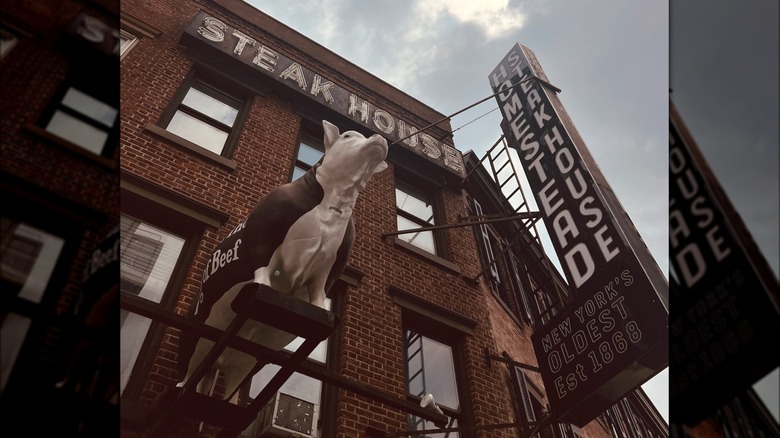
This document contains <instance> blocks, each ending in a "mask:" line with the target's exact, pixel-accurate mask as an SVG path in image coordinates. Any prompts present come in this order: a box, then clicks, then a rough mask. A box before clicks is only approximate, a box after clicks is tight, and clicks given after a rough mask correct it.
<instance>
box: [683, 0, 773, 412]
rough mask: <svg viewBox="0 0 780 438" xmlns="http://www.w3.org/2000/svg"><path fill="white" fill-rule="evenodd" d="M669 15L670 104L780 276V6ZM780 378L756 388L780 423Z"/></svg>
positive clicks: (721, 1)
mask: <svg viewBox="0 0 780 438" xmlns="http://www.w3.org/2000/svg"><path fill="white" fill-rule="evenodd" d="M669 13H670V35H671V38H670V39H671V46H670V61H671V62H670V64H671V65H670V75H669V81H670V87H671V89H672V94H671V96H672V101H673V102H674V105H675V107H676V108H677V111H678V112H679V113H680V116H681V117H682V119H683V121H684V123H685V125H686V126H687V127H688V129H689V130H690V131H691V135H692V136H693V137H694V140H695V141H696V144H697V145H698V146H699V148H700V149H701V151H702V154H703V155H704V156H705V159H706V160H707V162H708V164H709V165H710V167H711V168H712V170H713V172H714V173H715V175H716V177H717V178H718V180H719V182H720V184H721V185H722V186H723V188H724V190H725V191H726V194H727V195H728V196H729V199H730V200H731V202H732V204H733V205H734V207H735V208H736V209H737V211H738V212H739V215H740V216H741V218H742V220H743V221H744V222H745V225H746V226H747V228H748V230H749V231H750V233H751V234H752V236H753V239H754V240H755V241H756V243H757V244H758V246H759V248H760V249H761V250H762V252H763V253H764V256H765V257H766V259H767V261H768V262H769V265H770V267H771V268H772V269H773V270H774V273H775V276H777V275H778V265H780V261H779V259H780V249H778V248H779V247H780V235H779V233H780V225H779V223H780V219H778V214H780V179H779V177H778V174H779V173H780V172H779V171H780V138H779V134H780V131H778V120H780V114H779V109H780V92H779V91H778V78H780V76H779V75H780V72H778V65H780V55H778V52H780V47H778V46H779V45H780V44H779V41H780V38H779V35H778V27H780V26H778V20H780V18H778V17H780V15H779V11H778V2H777V0H750V1H748V2H734V1H730V0H717V1H711V0H685V1H673V2H672V5H671V10H670V12H669ZM775 287H777V286H775ZM778 375H780V373H779V372H778V370H777V369H776V370H775V371H774V372H773V373H770V375H769V376H767V377H766V378H765V379H763V380H762V381H760V382H759V383H758V384H757V385H755V386H754V388H755V389H756V391H757V392H758V393H759V395H761V397H762V399H763V400H764V402H765V403H766V404H767V406H768V407H769V408H770V410H771V411H772V413H773V415H774V416H775V418H776V419H777V420H778V421H780V408H779V407H778V406H779V405H780V403H779V402H778V398H780V397H779V395H778V394H779V393H780V390H778V388H780V383H779V379H778Z"/></svg>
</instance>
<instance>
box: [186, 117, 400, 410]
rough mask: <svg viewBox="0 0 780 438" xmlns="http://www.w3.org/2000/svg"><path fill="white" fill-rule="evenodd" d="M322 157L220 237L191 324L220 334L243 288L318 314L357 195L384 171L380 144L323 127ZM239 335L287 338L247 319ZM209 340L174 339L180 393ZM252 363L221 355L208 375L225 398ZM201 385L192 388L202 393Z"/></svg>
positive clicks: (271, 343) (272, 344)
mask: <svg viewBox="0 0 780 438" xmlns="http://www.w3.org/2000/svg"><path fill="white" fill-rule="evenodd" d="M322 126H323V128H324V131H325V136H324V146H325V155H324V156H323V158H322V159H321V160H320V161H319V162H318V163H317V164H315V165H314V166H313V167H312V168H311V169H310V170H309V171H308V172H307V173H306V174H305V175H304V176H303V177H301V178H299V179H297V180H296V181H293V182H290V183H287V184H284V185H282V186H279V187H277V188H275V189H273V190H272V191H271V192H269V193H268V195H266V196H265V197H264V198H262V199H261V200H260V202H259V203H258V204H257V206H256V207H255V208H254V210H253V211H252V212H251V213H250V214H249V216H248V217H247V218H246V219H245V220H244V221H242V222H241V223H239V224H238V226H237V227H236V228H235V229H233V231H231V232H230V234H228V235H227V237H225V239H224V240H223V241H222V242H221V243H220V244H219V246H218V247H217V249H216V250H215V251H214V253H213V255H212V257H211V259H210V260H209V261H208V264H207V265H206V268H205V269H204V271H203V276H202V279H201V290H200V293H199V294H198V297H197V301H196V303H195V306H193V307H194V312H193V311H190V315H188V316H189V317H191V318H194V319H195V320H197V321H199V322H203V323H205V324H207V325H210V326H213V327H216V328H219V329H222V330H224V329H225V328H226V327H227V326H228V325H229V324H230V322H231V321H232V320H233V318H235V317H236V313H235V312H234V311H233V310H232V309H231V306H230V304H231V302H232V301H233V299H234V298H235V297H236V295H237V294H238V292H239V291H240V290H241V288H242V287H243V286H244V285H246V284H247V283H250V282H255V283H258V284H263V285H267V286H270V287H272V288H273V289H275V290H277V291H279V292H281V293H283V294H287V295H292V296H294V297H295V298H299V299H301V300H303V301H306V302H309V303H311V304H314V305H315V306H319V307H324V302H325V296H326V293H327V292H328V290H330V287H331V286H332V285H333V283H334V282H335V281H336V280H337V279H338V277H339V276H340V275H341V273H342V272H343V270H344V268H345V267H346V264H347V258H348V257H349V254H350V251H351V248H352V243H353V241H354V237H355V227H354V224H353V221H352V209H353V208H354V206H355V201H356V200H357V197H358V194H359V193H360V191H361V190H362V189H363V188H364V187H365V186H366V183H368V181H369V180H370V179H371V176H373V175H374V174H375V173H377V172H381V171H382V170H384V169H386V168H387V163H385V158H386V157H387V151H388V146H387V141H386V140H385V139H384V138H383V137H382V136H380V135H378V134H375V135H372V136H371V137H368V138H366V137H365V136H363V135H362V134H360V133H358V132H355V131H347V132H344V133H343V134H339V129H338V128H337V127H336V126H334V125H333V124H331V123H329V122H328V121H325V120H323V121H322ZM238 335H239V336H242V337H244V338H247V339H249V340H251V341H254V342H257V343H259V344H261V345H265V346H266V347H269V348H272V349H274V350H279V349H281V348H283V347H284V346H286V345H287V344H288V343H290V342H291V341H292V340H293V339H294V338H295V336H294V335H291V334H289V333H286V332H283V331H281V330H279V329H275V328H273V327H270V326H268V325H264V324H261V323H258V322H256V321H253V320H251V319H250V320H249V321H247V323H246V324H244V327H243V328H241V330H240V331H239V333H238ZM213 345H214V342H213V341H210V340H208V339H204V338H199V337H197V336H195V335H193V334H189V333H187V332H182V334H181V340H180V350H179V376H180V378H182V377H183V378H182V380H181V381H180V382H179V383H178V384H177V385H176V386H177V387H179V388H181V387H182V386H184V384H185V383H186V382H187V380H188V379H189V378H190V376H191V375H192V374H193V373H194V372H195V370H196V369H197V367H198V365H199V364H200V363H201V362H202V361H203V360H204V358H205V356H206V354H208V352H209V350H210V349H211V347H212V346H213ZM255 361H256V360H255V358H253V357H252V356H250V355H247V354H245V353H241V352H239V351H236V350H233V349H230V348H227V349H225V350H224V352H223V353H222V355H221V356H220V357H219V358H218V359H217V361H216V362H215V364H214V368H218V369H219V370H221V371H222V372H223V373H224V375H225V398H226V399H227V398H229V397H230V396H231V394H233V393H234V391H235V390H236V389H237V387H238V386H239V385H240V384H241V382H242V381H243V379H244V378H245V377H246V376H247V375H248V374H249V372H250V371H251V370H252V368H253V367H254V365H255ZM211 383H213V382H209V379H208V378H204V379H203V382H201V383H200V384H199V387H198V391H199V392H205V391H204V386H206V385H210V384H211Z"/></svg>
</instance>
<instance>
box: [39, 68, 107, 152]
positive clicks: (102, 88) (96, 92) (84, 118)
mask: <svg viewBox="0 0 780 438" xmlns="http://www.w3.org/2000/svg"><path fill="white" fill-rule="evenodd" d="M92 79H95V80H92ZM113 88H116V87H113V86H111V87H109V86H108V82H107V79H105V78H101V77H95V76H94V74H85V70H76V71H74V72H71V74H69V75H68V77H67V78H66V79H65V80H64V81H63V82H62V83H61V84H60V86H59V87H58V88H57V91H56V92H55V94H54V95H53V96H52V98H51V100H50V101H49V105H48V106H47V107H46V109H45V110H44V111H43V113H42V114H41V117H40V118H39V119H38V122H37V124H36V125H37V127H38V128H39V129H40V130H41V131H43V132H44V133H45V135H47V136H52V137H54V138H56V139H58V140H59V141H61V142H64V143H65V144H67V145H72V148H74V149H75V150H77V151H79V152H80V153H83V154H85V155H87V156H90V157H99V158H103V159H112V158H113V157H114V154H115V153H116V151H117V150H118V149H119V124H120V123H119V92H118V90H115V89H113ZM71 89H74V90H77V91H78V92H80V93H82V94H85V95H87V96H89V97H90V98H92V99H95V100H97V101H99V102H101V103H103V104H105V105H108V106H109V107H111V108H113V109H114V110H116V115H115V116H114V121H113V124H112V125H111V126H106V125H105V124H103V123H101V122H99V121H97V120H96V119H93V118H91V117H90V116H88V115H86V114H83V113H81V112H80V111H78V110H76V109H74V108H71V107H69V106H68V105H66V104H65V103H64V102H63V101H64V99H65V96H66V95H67V94H68V91H70V90H71ZM58 111H60V112H63V113H65V114H67V115H68V116H70V117H73V118H75V119H76V120H78V121H80V122H83V123H85V124H87V125H89V126H91V127H93V128H96V129H99V130H101V131H103V132H105V133H106V134H107V136H106V140H105V142H104V143H103V146H102V150H101V152H100V153H96V152H94V151H92V150H90V149H88V148H87V147H86V146H83V145H80V144H78V143H74V142H73V141H71V140H69V139H67V138H64V137H61V136H60V135H59V134H57V133H55V132H53V131H50V130H49V129H47V126H48V125H49V123H50V122H51V121H52V119H53V118H54V116H55V115H56V114H57V112H58Z"/></svg>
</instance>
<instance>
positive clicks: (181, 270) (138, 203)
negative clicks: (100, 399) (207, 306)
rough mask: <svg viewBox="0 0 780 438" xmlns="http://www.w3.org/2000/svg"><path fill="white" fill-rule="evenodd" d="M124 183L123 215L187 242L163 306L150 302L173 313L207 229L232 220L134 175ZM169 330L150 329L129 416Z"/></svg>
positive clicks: (136, 368) (129, 391)
mask: <svg viewBox="0 0 780 438" xmlns="http://www.w3.org/2000/svg"><path fill="white" fill-rule="evenodd" d="M121 182H122V184H121V188H122V194H121V201H122V202H121V203H122V211H121V214H125V215H128V216H131V217H133V218H135V219H138V220H140V221H143V222H145V223H148V224H150V225H153V226H154V227H157V228H160V229H162V230H165V231H167V232H170V233H172V234H174V235H178V236H180V237H182V238H184V245H183V246H182V249H181V251H180V253H179V258H178V260H177V262H176V265H175V267H174V269H173V271H172V273H171V276H170V279H169V280H168V283H167V285H166V288H165V291H164V293H163V295H162V297H161V299H160V301H159V303H155V302H153V301H148V302H149V303H152V304H153V305H155V306H159V308H161V309H163V310H166V311H172V310H173V309H174V308H175V307H176V306H177V303H178V301H179V298H180V295H181V291H182V287H183V285H184V283H185V281H186V279H187V275H188V271H189V270H190V266H191V265H192V262H193V260H194V258H195V256H196V255H197V251H198V248H199V246H200V244H201V240H202V237H203V234H204V233H205V231H206V229H207V227H209V226H212V227H216V226H220V225H221V224H224V223H225V222H226V221H227V220H228V218H229V216H227V215H225V214H223V213H221V212H218V211H217V210H213V209H211V208H210V207H205V206H202V205H200V204H194V203H192V201H188V200H186V199H180V195H178V194H175V193H173V192H170V191H168V190H167V189H164V188H161V187H158V186H156V185H154V184H153V183H151V182H148V181H145V180H143V179H141V178H139V177H136V176H133V175H130V174H123V175H122V181H121ZM120 263H121V260H120ZM121 296H122V300H125V299H131V300H142V299H144V298H140V297H138V296H135V295H132V296H130V294H127V293H124V292H123V293H121ZM167 329H168V326H167V325H165V324H164V323H160V322H156V321H154V320H153V321H152V323H151V325H150V326H149V330H148V332H147V335H146V338H145V340H144V342H143V344H142V346H141V348H140V350H139V351H138V356H137V359H136V361H135V363H134V365H133V369H132V371H131V373H130V377H129V378H128V380H127V384H126V386H125V389H124V390H123V391H122V394H121V402H122V403H126V404H127V406H128V412H130V411H133V410H137V409H139V408H140V404H139V401H140V398H141V396H142V393H143V391H144V386H145V384H146V383H147V380H148V375H149V373H150V372H151V370H152V366H153V365H154V362H155V360H156V357H157V352H158V350H159V347H160V345H161V342H162V341H163V337H164V335H165V333H166V331H167ZM140 409H143V408H140Z"/></svg>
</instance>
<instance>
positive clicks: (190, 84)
mask: <svg viewBox="0 0 780 438" xmlns="http://www.w3.org/2000/svg"><path fill="white" fill-rule="evenodd" d="M192 88H194V89H196V90H198V91H200V92H202V93H204V94H206V95H207V96H209V97H212V98H214V99H216V100H218V101H220V102H222V103H225V104H228V105H233V104H234V105H235V106H233V108H235V109H236V110H237V111H238V113H237V115H236V118H235V120H234V121H233V125H232V126H228V125H226V124H224V123H222V122H219V121H218V120H215V119H213V118H212V117H209V116H208V115H206V114H204V113H202V112H200V111H198V110H197V109H195V108H191V107H189V106H187V105H186V104H184V103H183V101H184V98H185V97H186V96H187V93H188V92H189V91H190V89H192ZM251 104H252V93H251V92H249V91H248V90H246V89H244V88H243V87H241V86H239V85H237V84H235V83H233V82H232V81H230V80H229V79H227V78H224V77H222V76H221V75H218V74H214V73H211V72H209V71H208V70H207V69H206V68H205V67H196V68H193V69H191V70H190V72H189V73H187V76H185V78H184V80H182V82H181V84H179V88H178V89H177V90H176V92H175V93H174V95H173V98H172V99H171V100H170V102H168V106H167V107H166V108H165V110H164V111H163V113H162V115H161V116H160V118H159V120H158V121H157V125H156V126H157V127H159V128H161V129H162V130H163V131H164V132H165V133H166V136H171V137H173V138H175V139H176V140H177V141H178V142H181V143H184V144H185V145H187V149H189V150H192V151H193V152H197V153H199V154H201V155H205V156H209V155H212V154H213V155H216V156H218V157H224V158H226V159H232V157H233V154H234V153H235V149H236V146H237V145H238V140H239V137H240V136H241V133H242V132H243V129H244V124H245V122H246V119H247V116H248V113H249V109H250V107H251ZM182 108H183V109H182ZM179 110H182V112H183V113H185V114H187V115H189V116H191V117H194V118H195V119H197V120H198V121H199V122H201V123H203V124H205V125H208V126H210V127H213V128H217V129H220V130H222V131H224V132H227V133H228V136H227V138H226V139H225V143H224V145H223V146H222V151H221V152H220V153H216V152H213V151H211V150H209V149H207V148H206V147H204V146H201V145H199V144H196V143H194V142H192V141H190V140H187V139H186V138H184V137H181V136H179V135H178V134H176V133H174V132H172V131H169V130H168V126H169V125H170V123H171V120H173V117H174V116H175V115H176V113H177V112H178V111H179ZM227 128H229V130H228V129H227Z"/></svg>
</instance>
